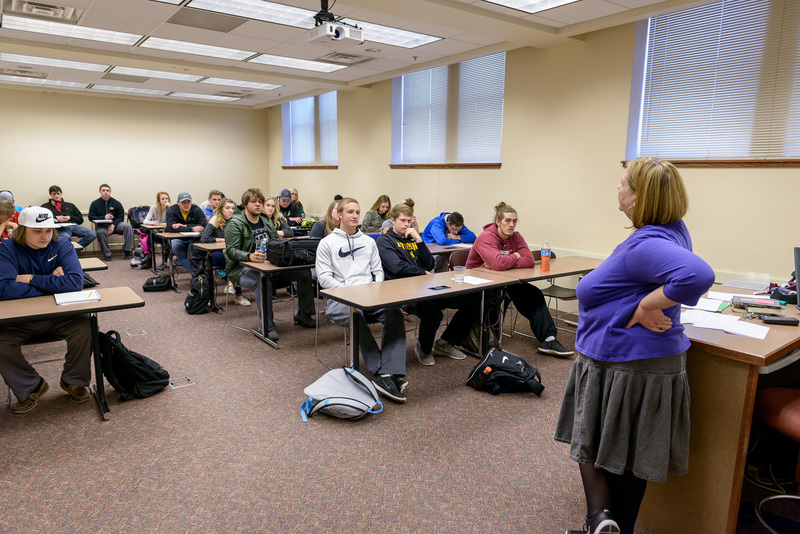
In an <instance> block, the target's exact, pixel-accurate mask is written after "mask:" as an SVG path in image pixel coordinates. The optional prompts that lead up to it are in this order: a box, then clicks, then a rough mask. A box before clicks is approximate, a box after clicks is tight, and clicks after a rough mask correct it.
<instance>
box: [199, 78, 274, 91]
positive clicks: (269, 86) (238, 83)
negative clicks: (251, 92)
mask: <svg viewBox="0 0 800 534" xmlns="http://www.w3.org/2000/svg"><path fill="white" fill-rule="evenodd" d="M200 83H211V84H214V85H228V86H233V87H247V88H249V89H263V90H264V91H272V90H273V89H277V88H278V87H283V86H282V85H275V84H273V83H259V82H245V81H242V80H229V79H227V78H206V79H205V80H203V81H201V82H200Z"/></svg>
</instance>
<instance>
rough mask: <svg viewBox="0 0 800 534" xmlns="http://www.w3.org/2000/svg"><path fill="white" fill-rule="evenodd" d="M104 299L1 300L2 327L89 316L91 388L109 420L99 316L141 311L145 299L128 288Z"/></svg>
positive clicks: (110, 291) (111, 292)
mask: <svg viewBox="0 0 800 534" xmlns="http://www.w3.org/2000/svg"><path fill="white" fill-rule="evenodd" d="M98 292H99V293H100V296H101V297H102V300H99V301H97V302H87V303H84V304H70V305H68V306H59V305H58V304H56V301H55V299H54V298H53V296H52V295H44V296H41V297H32V298H29V299H15V300H4V301H0V327H2V326H7V325H11V324H14V323H20V322H29V321H36V320H37V319H55V318H57V317H65V316H71V315H81V314H84V313H88V314H89V319H90V323H91V328H92V355H93V359H94V374H95V387H94V388H92V394H93V395H94V398H95V400H96V401H97V405H98V407H99V408H100V414H101V415H102V417H103V419H104V420H108V418H109V417H110V416H111V411H110V410H109V409H108V403H107V402H106V394H105V383H104V382H103V366H102V361H101V356H100V337H99V332H100V330H99V328H98V325H97V314H98V313H100V312H105V311H112V310H125V309H128V308H141V307H142V306H144V300H142V299H141V297H139V296H138V295H137V294H136V293H134V292H133V290H132V289H131V288H129V287H107V288H104V289H100V290H98Z"/></svg>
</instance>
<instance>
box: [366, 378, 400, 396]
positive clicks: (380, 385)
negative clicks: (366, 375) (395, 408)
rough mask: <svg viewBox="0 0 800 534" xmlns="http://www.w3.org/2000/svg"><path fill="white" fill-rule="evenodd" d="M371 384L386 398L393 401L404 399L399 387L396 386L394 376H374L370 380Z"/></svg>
mask: <svg viewBox="0 0 800 534" xmlns="http://www.w3.org/2000/svg"><path fill="white" fill-rule="evenodd" d="M372 385H373V386H375V389H377V390H378V393H381V394H382V395H384V396H385V397H387V398H388V399H391V400H393V401H395V402H405V401H406V397H405V395H403V394H402V393H401V392H400V388H398V387H397V382H395V381H394V376H376V377H375V378H374V379H373V380H372Z"/></svg>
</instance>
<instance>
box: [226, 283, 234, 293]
mask: <svg viewBox="0 0 800 534" xmlns="http://www.w3.org/2000/svg"><path fill="white" fill-rule="evenodd" d="M225 293H227V294H228V295H235V294H236V289H235V288H234V287H233V285H229V286H227V287H226V288H225Z"/></svg>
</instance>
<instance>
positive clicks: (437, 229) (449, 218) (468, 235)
mask: <svg viewBox="0 0 800 534" xmlns="http://www.w3.org/2000/svg"><path fill="white" fill-rule="evenodd" d="M422 240H423V241H424V242H426V243H436V244H437V245H456V244H458V243H474V242H475V234H473V233H472V231H471V230H470V229H469V228H467V227H466V226H465V225H464V217H463V216H462V215H461V214H460V213H458V212H457V211H454V212H453V213H449V212H447V211H443V212H442V213H440V214H439V216H438V217H436V218H434V219H433V220H432V221H431V222H429V223H428V226H426V227H425V231H424V232H422Z"/></svg>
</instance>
